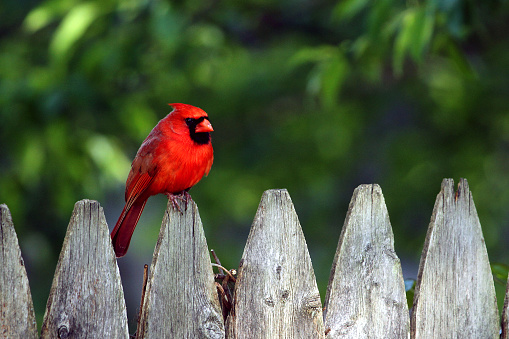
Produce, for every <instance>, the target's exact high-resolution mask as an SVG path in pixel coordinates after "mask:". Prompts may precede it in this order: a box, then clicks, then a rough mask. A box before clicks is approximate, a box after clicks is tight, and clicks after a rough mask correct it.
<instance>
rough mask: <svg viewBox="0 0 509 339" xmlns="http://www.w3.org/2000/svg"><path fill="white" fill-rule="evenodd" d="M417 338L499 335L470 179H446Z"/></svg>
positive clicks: (418, 309) (420, 297) (430, 236)
mask: <svg viewBox="0 0 509 339" xmlns="http://www.w3.org/2000/svg"><path fill="white" fill-rule="evenodd" d="M411 334H412V338H446V337H447V338H498V337H499V319H498V309H497V301H496V296H495V287H494V284H493V277H492V273H491V269H490V264H489V260H488V253H487V251H486V246H485V244H484V238H483V234H482V230H481V224H480V222H479V218H478V216H477V211H476V209H475V205H474V200H473V198H472V193H471V192H470V190H469V187H468V182H467V180H466V179H461V180H460V182H459V184H458V190H457V191H455V190H454V181H453V180H452V179H444V180H443V181H442V189H441V191H440V193H439V194H438V196H437V199H436V202H435V207H434V209H433V214H432V216H431V222H430V225H429V228H428V233H427V235H426V240H425V243H424V248H423V250H422V256H421V262H420V265H419V274H418V276H417V282H416V287H415V294H414V305H413V311H412V319H411Z"/></svg>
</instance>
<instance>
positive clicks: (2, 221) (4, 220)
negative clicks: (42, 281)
mask: <svg viewBox="0 0 509 339" xmlns="http://www.w3.org/2000/svg"><path fill="white" fill-rule="evenodd" d="M0 247H1V248H0V267H1V270H0V338H37V335H38V333H37V324H36V321H35V314H34V305H33V302H32V295H31V294H30V286H29V285H28V277H27V273H26V270H25V263H24V262H23V258H22V256H21V250H20V248H19V244H18V237H17V236H16V231H15V230H14V225H13V223H12V218H11V213H10V211H9V209H8V208H7V206H6V205H4V204H2V205H0Z"/></svg>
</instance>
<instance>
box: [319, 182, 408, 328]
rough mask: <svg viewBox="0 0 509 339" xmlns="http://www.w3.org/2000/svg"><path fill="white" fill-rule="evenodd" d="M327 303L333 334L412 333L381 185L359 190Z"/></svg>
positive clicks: (327, 322)
mask: <svg viewBox="0 0 509 339" xmlns="http://www.w3.org/2000/svg"><path fill="white" fill-rule="evenodd" d="M324 308H325V311H324V318H325V331H326V333H327V336H326V337H327V338H408V336H409V333H410V319H409V314H408V304H407V300H406V295H405V285H404V281H403V273H402V271H401V264H400V261H399V258H398V256H397V255H396V253H395V252H394V236H393V233H392V228H391V223H390V221H389V214H388V212H387V207H386V206H385V200H384V197H383V195H382V190H381V188H380V186H378V185H361V186H359V187H357V188H356V189H355V191H354V193H353V196H352V200H351V202H350V206H349V208H348V213H347V216H346V219H345V223H344V225H343V229H342V230H341V236H340V240H339V243H338V248H337V251H336V255H335V257H334V262H333V264H332V270H331V276H330V280H329V286H328V288H327V295H326V297H325V307H324Z"/></svg>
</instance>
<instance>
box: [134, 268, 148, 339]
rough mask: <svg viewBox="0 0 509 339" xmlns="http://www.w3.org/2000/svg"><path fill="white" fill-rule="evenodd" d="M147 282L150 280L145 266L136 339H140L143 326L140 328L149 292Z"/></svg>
mask: <svg viewBox="0 0 509 339" xmlns="http://www.w3.org/2000/svg"><path fill="white" fill-rule="evenodd" d="M147 280H148V265H147V264H145V265H144V266H143V287H142V289H141V302H140V311H139V313H138V325H137V327H136V334H135V335H134V337H135V338H137V339H139V337H138V335H139V334H141V332H142V331H141V326H140V320H141V312H142V310H143V302H144V301H145V291H146V290H147Z"/></svg>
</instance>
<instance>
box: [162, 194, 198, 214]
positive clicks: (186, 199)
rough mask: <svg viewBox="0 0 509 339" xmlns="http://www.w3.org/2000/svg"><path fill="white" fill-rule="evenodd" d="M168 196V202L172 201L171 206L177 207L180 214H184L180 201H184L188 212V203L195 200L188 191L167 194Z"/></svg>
mask: <svg viewBox="0 0 509 339" xmlns="http://www.w3.org/2000/svg"><path fill="white" fill-rule="evenodd" d="M166 196H167V197H168V200H170V201H171V204H172V205H173V207H175V208H176V209H177V211H179V212H180V214H184V211H182V209H181V208H180V203H179V200H180V201H183V202H184V203H185V210H186V211H187V203H188V202H189V200H191V201H192V200H193V198H191V195H190V194H189V193H188V192H187V191H184V192H182V193H179V194H172V193H167V194H166Z"/></svg>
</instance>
